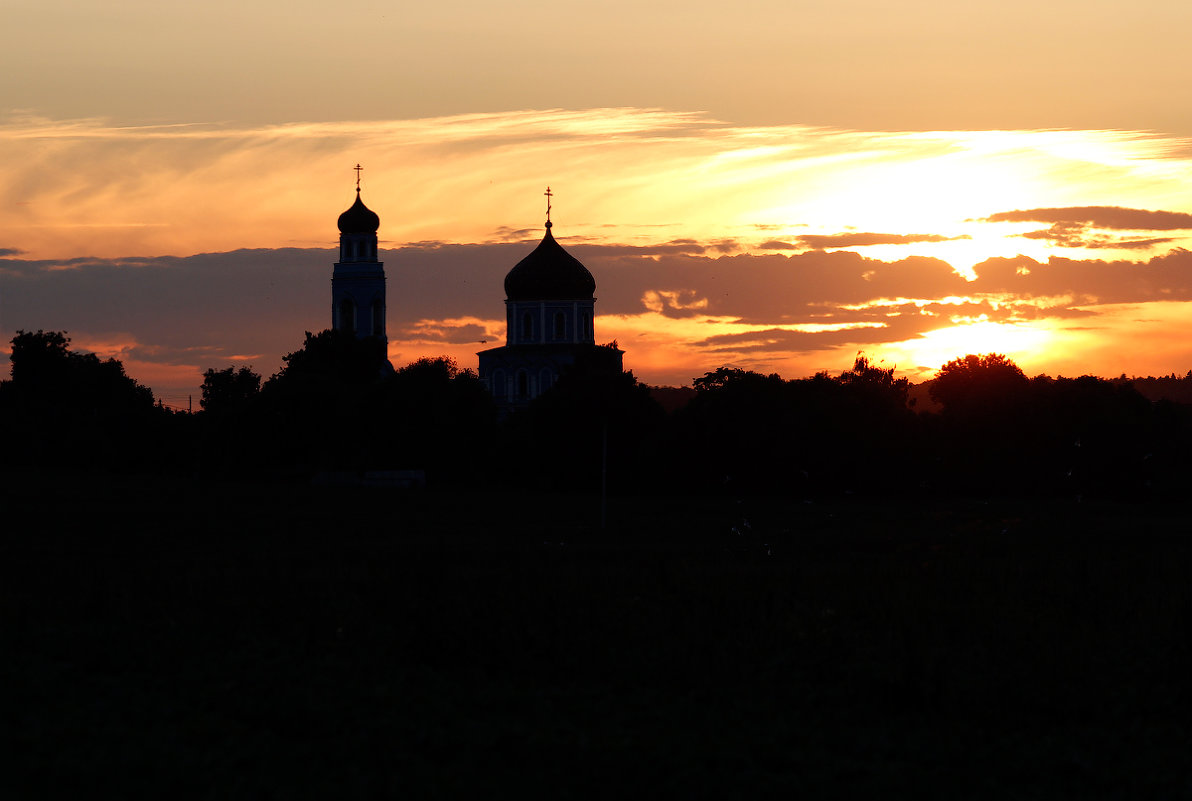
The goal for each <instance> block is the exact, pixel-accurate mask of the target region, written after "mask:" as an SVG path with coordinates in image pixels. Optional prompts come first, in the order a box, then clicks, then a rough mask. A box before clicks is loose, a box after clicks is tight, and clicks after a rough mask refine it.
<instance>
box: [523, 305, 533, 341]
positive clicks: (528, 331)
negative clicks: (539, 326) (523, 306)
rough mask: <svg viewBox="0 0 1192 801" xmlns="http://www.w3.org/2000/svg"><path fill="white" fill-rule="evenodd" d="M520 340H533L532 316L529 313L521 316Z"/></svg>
mask: <svg viewBox="0 0 1192 801" xmlns="http://www.w3.org/2000/svg"><path fill="white" fill-rule="evenodd" d="M522 339H524V340H527V341H529V340H532V339H534V315H532V314H530V313H529V312H526V313H525V314H523V315H522Z"/></svg>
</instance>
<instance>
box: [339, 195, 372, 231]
mask: <svg viewBox="0 0 1192 801" xmlns="http://www.w3.org/2000/svg"><path fill="white" fill-rule="evenodd" d="M380 227H381V218H380V217H378V216H377V213H376V212H375V211H373V210H372V209H370V208H369V207H368V206H366V205H364V201H362V200H361V199H360V190H359V189H357V190H356V202H355V203H353V204H352V208H350V209H348V210H347V211H345V212H344V213H343V214H341V215H339V232H340V233H341V234H375V233H376V232H377V229H378V228H380Z"/></svg>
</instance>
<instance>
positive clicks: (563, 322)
mask: <svg viewBox="0 0 1192 801" xmlns="http://www.w3.org/2000/svg"><path fill="white" fill-rule="evenodd" d="M565 336H567V318H566V317H565V316H564V315H563V312H555V339H562V338H563V337H565Z"/></svg>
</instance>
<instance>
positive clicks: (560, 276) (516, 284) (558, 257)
mask: <svg viewBox="0 0 1192 801" xmlns="http://www.w3.org/2000/svg"><path fill="white" fill-rule="evenodd" d="M550 228H551V224H550V221H549V220H548V221H547V223H546V236H544V237H542V242H540V243H539V244H538V247H536V248H534V250H533V252H532V253H530V255H529V256H526V257H525V258H524V259H522V260H521V261H519V262H518V263H517V266H515V267H514V268H513V269H512V270H510V271H509V274H508V275H506V276H505V295H506V297H507V298H508V299H509V300H587V299H590V298H592V296H593V295H595V294H596V279H595V278H593V277H592V274H591V273H590V272H588V268H587V267H584V265H583V264H581V263H580V261H579V259H577V258H575V256H572V255H571V254H570V253H568V252H567V251H565V250H563V246H562V245H560V244H559V243H558V242H556V241H555V238H554V237H553V236H551V233H550Z"/></svg>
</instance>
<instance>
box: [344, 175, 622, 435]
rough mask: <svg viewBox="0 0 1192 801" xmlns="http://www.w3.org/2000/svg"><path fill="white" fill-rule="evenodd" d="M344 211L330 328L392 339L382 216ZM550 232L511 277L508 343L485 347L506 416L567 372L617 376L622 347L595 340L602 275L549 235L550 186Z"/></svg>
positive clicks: (483, 367) (483, 373)
mask: <svg viewBox="0 0 1192 801" xmlns="http://www.w3.org/2000/svg"><path fill="white" fill-rule="evenodd" d="M355 169H356V170H357V176H356V202H355V203H353V204H352V206H351V208H349V209H348V210H347V211H345V212H344V213H343V214H341V215H340V216H339V231H340V237H339V240H340V253H339V261H338V262H337V263H336V264H335V269H334V272H333V274H332V278H331V320H332V328H335V329H337V330H341V331H348V332H352V333H354V334H355V335H356V336H357V337H361V338H363V337H368V336H374V337H379V338H381V339H382V340H383V341H386V329H385V269H384V264H383V263H382V262H380V261H378V260H377V230H378V229H379V228H380V218H379V217H378V216H377V214H376V213H375V212H374V211H372V210H371V209H369V208H368V207H367V206H365V205H364V202H363V201H362V200H361V198H360V175H359V172H360V170H361V169H363V168H362V167H360V165H359V164H357V165H356V167H355ZM545 194H546V197H547V206H546V233H545V234H544V235H543V237H542V241H541V242H540V243H539V244H538V246H537V247H536V248H534V250H533V251H531V252H530V254H529V255H527V256H526V257H525V258H523V259H522V260H521V261H519V262H518V263H517V264H516V265H514V267H513V269H512V270H510V271H509V273H508V274H507V275H506V276H505V322H506V335H505V345H504V346H502V347H497V348H489V349H488V350H484V351H480V353H478V354H477V356H478V357H479V375H480V381H481V383H482V384H483V385H484V386H485V387H486V388H487V389H488V391H489V392H490V393H491V394H492V396H493V399H494V400H495V401H496V403H497V407H498V409H499V410H500V411H501V413H502V414H507V413H509V412H511V411H513V410H515V409H518V408H521V407H524V406H525V405H527V404H528V403H529V402H530V401H532V400H533V399H534V398H536V397H538V396H539V395H541V394H542V393H543V392H545V391H546V390H548V389H550V388H551V386H553V385H554V383H555V382H556V381H558V380H559V376H561V375H562V374H563V373H564V372H565V371H567V370H594V371H600V372H616V373H619V372H621V371H622V370H623V369H624V364H623V359H624V351H622V350H620V349H619V348H617V347H616V346H615V344H610V345H597V344H596V334H595V324H594V323H595V306H596V279H595V278H593V277H592V273H591V272H589V271H588V268H587V267H585V266H584V265H583V264H582V263H581V262H580V261H579V259H577V258H575V257H574V256H572V255H571V254H570V253H568V252H567V251H566V250H565V249H564V248H563V246H562V245H560V244H559V243H558V242H557V241H556V240H555V238H554V235H553V234H552V233H551V229H552V228H553V227H554V224H553V223H552V222H551V219H550V213H551V205H550V198H551V197H552V196H553V193H552V192H551V190H550V187H547V190H546V193H545Z"/></svg>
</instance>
